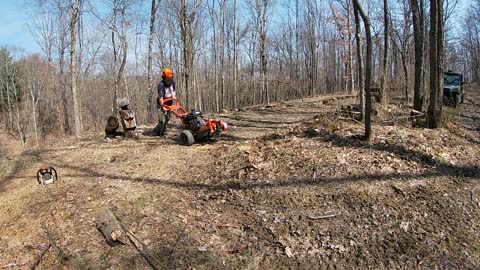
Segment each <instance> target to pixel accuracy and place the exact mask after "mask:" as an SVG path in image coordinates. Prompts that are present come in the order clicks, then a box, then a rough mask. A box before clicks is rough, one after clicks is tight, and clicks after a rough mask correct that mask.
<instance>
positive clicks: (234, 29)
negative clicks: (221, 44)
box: [233, 0, 238, 108]
mask: <svg viewBox="0 0 480 270" xmlns="http://www.w3.org/2000/svg"><path fill="white" fill-rule="evenodd" d="M237 31H238V29H237V0H233V107H234V108H237V107H238V101H237V85H238V82H237V65H238V64H237Z"/></svg>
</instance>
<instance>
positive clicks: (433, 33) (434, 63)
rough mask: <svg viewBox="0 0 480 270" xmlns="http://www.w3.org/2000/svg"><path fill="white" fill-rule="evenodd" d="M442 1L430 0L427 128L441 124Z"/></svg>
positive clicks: (437, 126) (438, 126)
mask: <svg viewBox="0 0 480 270" xmlns="http://www.w3.org/2000/svg"><path fill="white" fill-rule="evenodd" d="M443 56H444V55H443V1H442V0H431V1H430V103H429V105H428V110H427V125H428V127H429V128H440V127H441V126H442V98H443V96H442V90H443Z"/></svg>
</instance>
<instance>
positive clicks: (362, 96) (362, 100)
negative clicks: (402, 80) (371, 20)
mask: <svg viewBox="0 0 480 270" xmlns="http://www.w3.org/2000/svg"><path fill="white" fill-rule="evenodd" d="M358 13H359V11H358V9H356V8H354V17H355V40H356V42H357V69H358V89H359V91H358V95H359V97H360V118H361V119H362V120H363V116H364V113H365V88H364V79H363V51H362V38H361V37H360V34H361V30H360V17H359V14H358Z"/></svg>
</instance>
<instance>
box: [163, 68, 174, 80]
mask: <svg viewBox="0 0 480 270" xmlns="http://www.w3.org/2000/svg"><path fill="white" fill-rule="evenodd" d="M162 77H165V78H172V77H173V72H172V70H171V69H169V68H164V69H163V72H162Z"/></svg>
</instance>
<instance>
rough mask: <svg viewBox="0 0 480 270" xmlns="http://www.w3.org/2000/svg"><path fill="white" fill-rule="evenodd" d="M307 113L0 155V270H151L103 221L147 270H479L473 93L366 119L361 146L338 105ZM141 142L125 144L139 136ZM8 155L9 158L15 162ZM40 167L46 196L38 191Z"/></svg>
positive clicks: (479, 141)
mask: <svg viewBox="0 0 480 270" xmlns="http://www.w3.org/2000/svg"><path fill="white" fill-rule="evenodd" d="M325 99H327V97H322V98H309V99H305V100H303V102H302V101H301V100H297V101H291V102H286V103H277V104H272V105H271V106H266V107H265V106H264V107H251V108H247V109H244V110H241V111H237V112H225V113H223V114H219V115H215V118H221V119H224V120H226V121H227V122H228V123H229V125H230V130H229V131H227V132H225V133H223V134H222V135H221V136H220V137H219V138H218V139H216V140H214V141H208V142H201V143H198V144H194V145H193V146H190V147H187V146H181V145H179V144H178V142H177V137H178V134H179V123H178V121H172V122H173V123H172V125H171V128H170V129H169V130H168V133H167V136H166V137H165V138H160V137H152V136H144V135H140V137H139V138H138V139H137V140H134V139H132V140H110V141H108V142H107V141H105V140H103V134H101V133H92V134H88V135H86V136H84V137H83V138H82V139H81V140H79V141H76V140H74V139H69V140H67V141H63V142H58V143H52V144H51V145H49V146H48V147H43V148H35V149H31V150H25V151H22V152H21V151H19V149H14V148H12V144H11V143H9V142H8V140H7V139H5V135H1V136H2V140H1V141H2V142H1V144H0V149H1V152H0V164H1V165H2V169H3V170H2V171H1V172H0V176H1V182H0V198H1V204H0V226H1V228H2V230H1V231H0V243H1V244H0V267H1V266H6V265H10V266H11V267H12V268H13V269H15V268H16V267H17V268H18V267H21V268H25V266H26V265H27V264H29V263H31V262H32V261H34V257H35V255H37V254H38V253H39V250H38V247H39V246H44V245H45V244H46V243H47V239H46V237H45V234H44V232H43V230H42V228H41V224H47V225H48V228H49V230H50V232H51V233H52V235H53V236H54V238H55V240H56V242H57V243H58V245H59V246H60V247H61V248H62V249H63V250H64V252H65V253H66V254H67V256H68V257H69V258H70V259H69V260H68V261H62V260H61V259H60V258H59V257H58V256H56V255H55V253H54V251H53V250H52V249H50V250H48V251H47V253H46V254H45V256H44V257H43V258H42V260H41V262H40V264H39V266H38V267H37V268H38V269H61V268H64V269H150V266H149V265H148V263H147V262H146V260H145V259H144V258H143V257H141V256H140V255H139V254H138V252H137V251H136V250H135V249H134V248H133V247H132V246H131V245H119V246H115V247H110V246H108V245H107V243H106V241H105V239H104V238H103V237H102V235H101V234H100V232H99V231H98V230H97V229H96V228H95V220H96V217H97V215H98V214H99V213H100V212H101V211H102V210H104V209H108V208H110V209H113V210H114V211H115V213H116V214H117V216H118V217H119V219H120V220H121V221H122V223H123V224H124V225H125V226H126V227H127V228H128V229H129V230H131V231H132V232H133V233H134V234H135V235H136V236H137V237H138V238H139V239H141V240H142V242H143V243H144V244H145V245H146V246H147V247H148V252H149V253H150V254H153V255H154V256H155V257H156V258H157V260H158V261H159V265H158V266H157V267H158V268H159V269H274V268H279V269H304V268H307V269H365V268H373V269H397V268H401V269H460V268H463V269H478V268H480V242H479V233H480V224H479V223H478V220H479V218H480V187H478V185H479V184H480V183H479V180H480V169H479V166H480V162H479V157H480V121H479V120H480V87H479V86H478V85H476V86H474V85H472V86H470V87H469V88H468V89H467V94H466V100H465V104H462V105H461V106H459V107H458V108H450V107H447V108H445V110H444V116H445V117H444V118H445V119H444V121H445V128H443V129H437V130H430V129H424V128H418V127H417V128H413V127H412V123H411V121H410V120H409V113H410V108H409V107H407V106H405V105H402V103H401V102H397V103H395V104H391V105H388V106H383V107H380V106H379V107H378V108H377V110H378V115H376V116H374V123H373V131H374V138H373V139H372V140H371V141H370V142H364V141H361V140H359V135H362V134H363V125H362V124H361V123H359V122H357V121H354V120H351V119H348V118H346V117H344V116H341V114H339V113H338V111H339V109H340V105H342V104H351V103H352V102H354V100H353V99H348V98H347V99H340V98H337V99H334V100H332V101H331V102H324V100H325ZM149 128H151V127H143V128H141V129H140V130H139V131H140V132H141V131H142V130H143V131H146V130H148V129H149ZM14 154H16V155H14ZM41 164H49V165H52V166H54V167H55V168H56V170H57V171H58V173H59V176H60V181H58V182H56V183H54V184H52V185H48V186H47V188H44V187H41V186H40V185H38V184H37V181H36V178H35V175H36V172H37V170H38V168H39V167H40V165H41Z"/></svg>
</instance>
